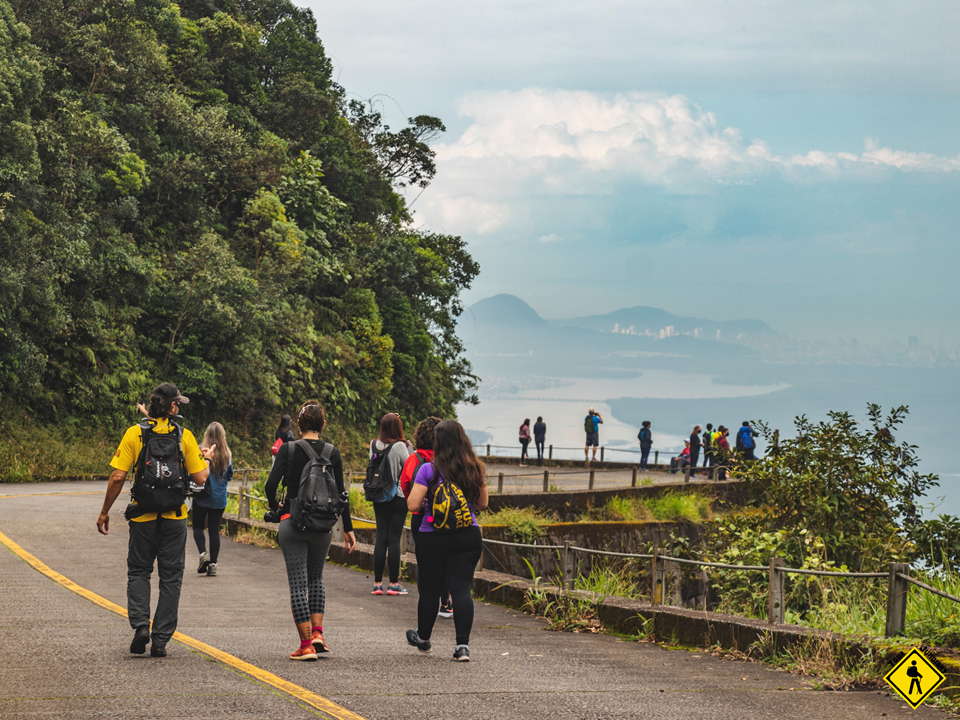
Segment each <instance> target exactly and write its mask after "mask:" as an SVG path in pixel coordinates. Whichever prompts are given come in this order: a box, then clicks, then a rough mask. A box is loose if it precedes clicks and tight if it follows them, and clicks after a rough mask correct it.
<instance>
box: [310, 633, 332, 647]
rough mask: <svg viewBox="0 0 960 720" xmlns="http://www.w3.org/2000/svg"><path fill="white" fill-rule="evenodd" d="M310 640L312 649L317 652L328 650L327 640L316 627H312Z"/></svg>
mask: <svg viewBox="0 0 960 720" xmlns="http://www.w3.org/2000/svg"><path fill="white" fill-rule="evenodd" d="M310 642H311V643H313V649H314V650H316V651H317V652H318V653H325V652H330V648H329V647H328V646H327V641H326V640H324V639H323V633H322V632H320V631H319V630H317V629H316V628H314V629H313V636H312V637H311V638H310Z"/></svg>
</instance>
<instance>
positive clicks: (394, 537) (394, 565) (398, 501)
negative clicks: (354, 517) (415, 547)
mask: <svg viewBox="0 0 960 720" xmlns="http://www.w3.org/2000/svg"><path fill="white" fill-rule="evenodd" d="M373 514H374V515H375V516H376V518H377V540H376V543H375V544H374V546H373V580H374V582H378V583H379V582H383V566H384V565H385V564H386V563H387V558H388V556H389V559H390V567H389V571H390V583H391V584H396V583H398V582H400V536H401V535H403V524H404V523H405V522H406V521H407V499H406V498H405V497H404V496H403V493H397V496H396V497H395V498H394V499H393V500H388V501H387V502H375V503H374V504H373ZM388 548H389V551H390V552H389V553H388V552H387V550H388Z"/></svg>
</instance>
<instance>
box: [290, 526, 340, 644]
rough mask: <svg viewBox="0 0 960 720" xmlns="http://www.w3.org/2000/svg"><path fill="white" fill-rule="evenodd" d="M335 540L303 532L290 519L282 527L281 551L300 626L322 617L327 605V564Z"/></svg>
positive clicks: (292, 607)
mask: <svg viewBox="0 0 960 720" xmlns="http://www.w3.org/2000/svg"><path fill="white" fill-rule="evenodd" d="M332 540H333V535H332V534H331V533H312V532H300V531H299V530H297V529H296V528H295V527H294V526H293V523H291V522H290V519H289V518H288V519H286V520H283V521H281V523H280V548H281V549H282V550H283V559H284V561H285V562H286V563H287V581H288V582H289V584H290V609H291V610H292V611H293V621H294V622H295V623H296V624H297V625H300V624H301V623H305V622H310V616H311V615H314V614H317V613H322V612H323V609H324V606H325V605H326V595H325V594H324V591H323V564H324V562H326V560H327V553H328V552H329V551H330V542H331V541H332Z"/></svg>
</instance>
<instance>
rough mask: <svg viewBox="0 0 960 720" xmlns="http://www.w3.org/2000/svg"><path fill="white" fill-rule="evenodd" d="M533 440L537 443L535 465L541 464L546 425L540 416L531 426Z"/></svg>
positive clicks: (545, 439)
mask: <svg viewBox="0 0 960 720" xmlns="http://www.w3.org/2000/svg"><path fill="white" fill-rule="evenodd" d="M533 440H534V442H535V443H536V444H537V466H541V465H543V446H544V443H546V441H547V426H546V425H545V424H544V422H543V418H542V417H538V418H537V422H536V423H535V424H534V426H533Z"/></svg>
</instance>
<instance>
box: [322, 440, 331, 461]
mask: <svg viewBox="0 0 960 720" xmlns="http://www.w3.org/2000/svg"><path fill="white" fill-rule="evenodd" d="M331 455H333V443H324V445H323V452H321V453H320V462H321V463H322V464H324V465H330V456H331Z"/></svg>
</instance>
